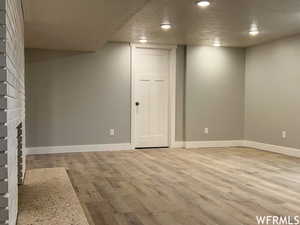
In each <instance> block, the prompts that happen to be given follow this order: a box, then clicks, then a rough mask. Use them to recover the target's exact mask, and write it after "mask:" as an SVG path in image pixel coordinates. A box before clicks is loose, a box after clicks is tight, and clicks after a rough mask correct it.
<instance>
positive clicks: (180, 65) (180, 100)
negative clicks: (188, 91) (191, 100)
mask: <svg viewBox="0 0 300 225" xmlns="http://www.w3.org/2000/svg"><path fill="white" fill-rule="evenodd" d="M176 56H177V60H176V112H175V115H176V124H175V130H176V136H175V140H176V141H184V139H185V134H184V123H185V115H184V106H185V104H184V100H185V99H184V98H185V97H184V96H185V70H186V67H185V65H186V47H185V46H183V45H180V46H178V47H177V53H176Z"/></svg>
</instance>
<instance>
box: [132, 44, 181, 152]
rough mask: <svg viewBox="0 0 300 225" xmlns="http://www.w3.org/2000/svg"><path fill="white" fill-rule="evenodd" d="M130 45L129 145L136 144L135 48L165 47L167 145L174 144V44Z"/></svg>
mask: <svg viewBox="0 0 300 225" xmlns="http://www.w3.org/2000/svg"><path fill="white" fill-rule="evenodd" d="M130 46H131V146H133V147H135V146H136V141H135V138H136V134H135V117H136V115H135V105H134V99H135V98H134V96H135V90H134V89H135V85H134V82H135V71H134V64H135V62H136V60H135V55H136V54H135V52H136V49H137V48H144V49H145V48H146V49H147V48H152V49H166V50H169V51H170V79H169V86H170V88H169V110H168V111H169V120H170V121H169V132H168V133H169V147H170V148H171V147H173V146H175V119H176V118H175V112H176V49H177V46H176V45H154V44H138V43H130Z"/></svg>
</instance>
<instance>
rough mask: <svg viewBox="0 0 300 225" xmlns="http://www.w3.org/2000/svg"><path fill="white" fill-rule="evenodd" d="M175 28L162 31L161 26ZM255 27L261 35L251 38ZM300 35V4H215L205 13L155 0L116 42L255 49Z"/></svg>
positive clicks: (183, 0) (235, 0) (278, 0)
mask: <svg viewBox="0 0 300 225" xmlns="http://www.w3.org/2000/svg"><path fill="white" fill-rule="evenodd" d="M162 22H171V23H172V24H173V25H174V28H173V29H172V30H169V31H162V30H161V29H160V23H162ZM252 23H256V24H257V25H258V28H259V30H260V31H261V33H260V34H259V35H258V36H255V37H250V36H249V35H248V32H249V28H250V26H251V24H252ZM297 33H300V0H211V5H210V6H209V7H207V8H205V9H202V8H199V7H197V6H196V5H195V1H193V0H151V1H149V2H148V3H147V4H146V5H145V7H144V8H143V9H142V10H140V11H139V12H138V13H137V14H136V15H135V16H133V17H132V18H131V19H130V20H129V21H128V23H127V24H126V25H125V26H123V27H122V28H121V29H120V30H119V31H118V32H117V33H116V34H115V35H114V36H112V37H111V38H110V40H113V41H137V40H138V39H139V38H140V37H142V36H145V37H146V38H147V39H148V40H149V42H153V43H164V44H166V43H168V44H204V45H211V44H212V42H213V41H214V39H215V38H219V39H220V41H221V44H222V45H224V46H242V47H246V46H251V45H255V44H259V43H262V42H266V41H270V40H273V39H278V38H281V37H284V36H290V35H293V34H297Z"/></svg>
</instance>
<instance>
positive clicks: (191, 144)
mask: <svg viewBox="0 0 300 225" xmlns="http://www.w3.org/2000/svg"><path fill="white" fill-rule="evenodd" d="M243 144H244V141H243V140H230V141H187V142H185V147H186V148H225V147H237V146H241V147H242V146H243Z"/></svg>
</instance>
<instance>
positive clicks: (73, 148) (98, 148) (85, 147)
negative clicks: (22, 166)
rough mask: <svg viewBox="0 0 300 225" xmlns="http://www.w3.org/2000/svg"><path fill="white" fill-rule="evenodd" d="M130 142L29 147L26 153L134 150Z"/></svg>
mask: <svg viewBox="0 0 300 225" xmlns="http://www.w3.org/2000/svg"><path fill="white" fill-rule="evenodd" d="M132 149H133V147H132V146H131V144H130V143H120V144H102V145H71V146H50V147H29V148H27V149H26V155H40V154H58V153H75V152H105V151H122V150H132Z"/></svg>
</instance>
